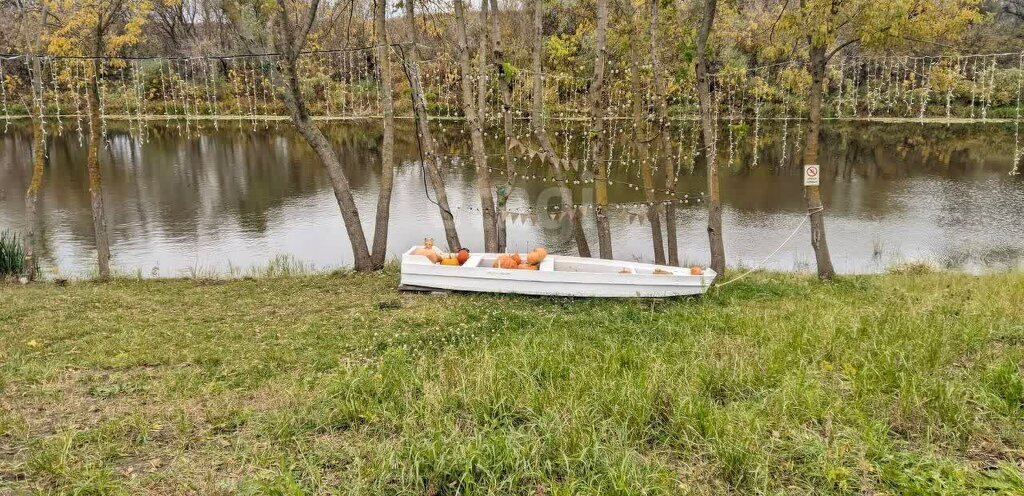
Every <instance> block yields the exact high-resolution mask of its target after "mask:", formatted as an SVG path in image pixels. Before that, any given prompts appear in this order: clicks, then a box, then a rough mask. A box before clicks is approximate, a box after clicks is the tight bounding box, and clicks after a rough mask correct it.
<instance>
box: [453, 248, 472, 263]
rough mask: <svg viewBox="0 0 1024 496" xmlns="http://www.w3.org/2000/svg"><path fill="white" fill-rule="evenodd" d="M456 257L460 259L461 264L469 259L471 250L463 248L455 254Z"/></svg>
mask: <svg viewBox="0 0 1024 496" xmlns="http://www.w3.org/2000/svg"><path fill="white" fill-rule="evenodd" d="M455 258H456V259H457V260H458V261H459V265H462V264H464V263H466V260H469V250H467V249H465V248H462V249H461V250H459V253H458V255H455Z"/></svg>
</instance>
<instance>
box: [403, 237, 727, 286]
mask: <svg viewBox="0 0 1024 496" xmlns="http://www.w3.org/2000/svg"><path fill="white" fill-rule="evenodd" d="M421 248H423V247H422V246H413V247H412V248H410V249H409V251H407V252H405V253H404V254H402V278H401V286H400V289H409V290H450V291H473V292H482V293H517V294H525V295H539V296H580V297H599V298H629V297H644V298H652V297H655V298H656V297H668V296H683V295H697V294H702V293H704V292H705V291H707V289H708V288H709V287H710V286H711V282H712V281H714V279H715V277H716V276H717V274H716V273H715V271H713V270H711V269H704V270H703V274H702V275H691V274H690V269H688V268H682V267H671V266H664V265H654V264H646V263H638V262H624V261H620V260H604V259H599V258H585V257H570V256H564V255H548V256H547V257H545V258H544V260H543V261H541V263H540V266H539V268H538V270H522V269H499V268H494V267H492V265H493V264H494V261H495V260H496V259H497V258H498V256H499V255H500V254H498V253H481V254H475V255H470V257H469V259H468V260H466V263H465V264H463V265H461V266H458V265H456V266H451V265H441V264H435V263H433V262H431V261H430V259H428V258H427V257H425V256H423V255H416V250H418V249H421ZM433 250H434V251H435V252H437V253H438V254H439V255H444V252H442V251H441V250H439V249H438V248H437V247H433Z"/></svg>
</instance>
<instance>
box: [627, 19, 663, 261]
mask: <svg viewBox="0 0 1024 496" xmlns="http://www.w3.org/2000/svg"><path fill="white" fill-rule="evenodd" d="M655 1H657V0H655ZM632 65H633V147H634V148H635V149H636V153H637V155H638V160H639V161H640V180H641V181H642V182H643V185H644V198H645V199H646V200H647V202H648V203H650V206H649V207H648V209H647V219H648V220H650V221H651V240H652V241H653V244H654V263H657V264H664V263H665V240H664V239H663V238H662V236H661V216H660V215H659V212H658V204H657V203H656V201H657V198H656V197H655V193H656V192H655V188H654V173H653V172H652V171H651V160H650V158H651V157H650V155H651V154H650V153H649V152H650V151H649V150H648V148H647V147H649V146H651V142H652V141H653V140H652V139H641V136H640V131H641V130H642V129H643V127H644V117H643V102H642V98H643V96H642V94H641V92H640V89H641V88H643V83H642V82H641V81H640V62H639V57H636V56H635V54H634V57H633V64H632ZM657 131H658V132H660V129H659V130H657Z"/></svg>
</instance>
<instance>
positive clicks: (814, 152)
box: [801, 43, 835, 281]
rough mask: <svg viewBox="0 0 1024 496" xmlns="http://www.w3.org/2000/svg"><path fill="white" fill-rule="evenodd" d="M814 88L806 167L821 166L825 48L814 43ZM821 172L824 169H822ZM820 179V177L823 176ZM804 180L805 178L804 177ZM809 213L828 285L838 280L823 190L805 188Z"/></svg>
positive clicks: (809, 106) (817, 255)
mask: <svg viewBox="0 0 1024 496" xmlns="http://www.w3.org/2000/svg"><path fill="white" fill-rule="evenodd" d="M809 55H810V60H809V64H810V69H811V88H810V94H809V95H808V101H807V138H806V141H805V143H804V157H803V158H804V165H810V164H817V163H818V136H819V133H820V132H821V99H822V92H823V91H824V88H823V84H824V79H825V66H826V64H827V63H828V60H827V59H826V56H825V46H823V45H817V44H814V43H812V44H811V48H810V53H809ZM819 169H820V166H819ZM819 176H820V175H819ZM801 177H802V176H801ZM804 199H805V200H806V202H807V213H808V214H809V215H810V217H811V246H813V247H814V258H815V260H816V261H817V263H818V278H820V279H822V280H824V281H828V280H831V279H832V277H833V276H835V269H834V268H833V267H832V257H831V256H830V255H829V252H828V242H827V241H826V239H825V215H824V213H823V212H822V210H823V208H824V207H823V206H822V204H821V189H820V188H819V187H818V186H804Z"/></svg>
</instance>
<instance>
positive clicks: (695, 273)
mask: <svg viewBox="0 0 1024 496" xmlns="http://www.w3.org/2000/svg"><path fill="white" fill-rule="evenodd" d="M703 274H704V270H702V269H701V268H700V267H698V266H696V265H694V266H693V267H690V275H692V276H699V275H703Z"/></svg>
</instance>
